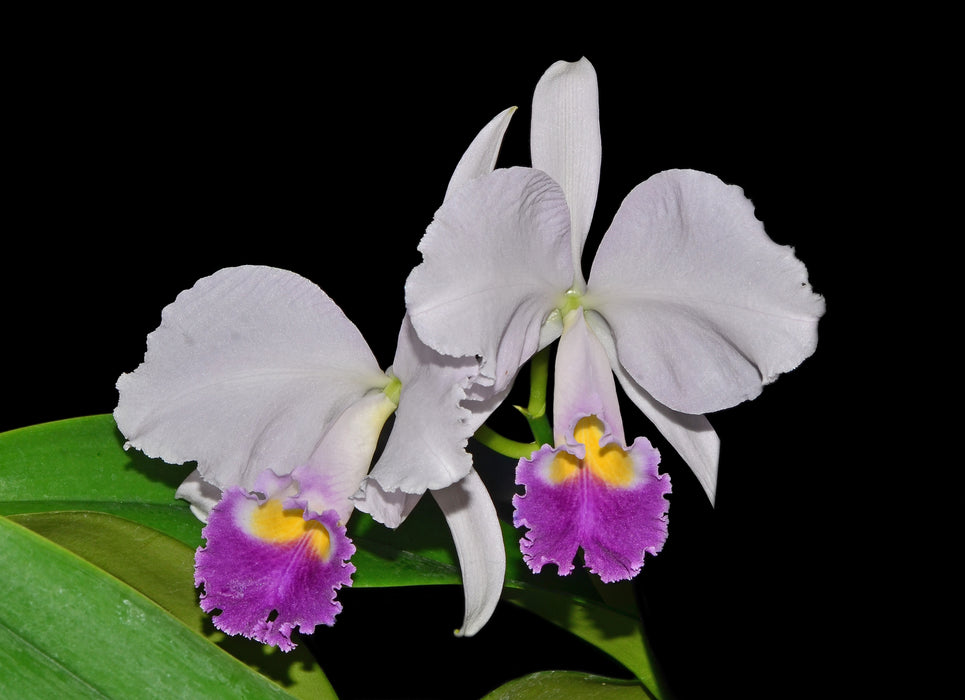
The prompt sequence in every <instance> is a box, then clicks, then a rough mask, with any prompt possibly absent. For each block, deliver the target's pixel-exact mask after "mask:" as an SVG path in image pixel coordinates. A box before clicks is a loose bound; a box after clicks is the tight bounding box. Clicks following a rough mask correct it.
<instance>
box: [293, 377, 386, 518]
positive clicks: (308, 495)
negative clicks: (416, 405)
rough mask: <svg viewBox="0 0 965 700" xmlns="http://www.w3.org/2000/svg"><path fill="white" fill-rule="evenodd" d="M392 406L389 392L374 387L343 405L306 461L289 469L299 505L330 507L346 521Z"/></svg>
mask: <svg viewBox="0 0 965 700" xmlns="http://www.w3.org/2000/svg"><path fill="white" fill-rule="evenodd" d="M395 408H396V406H395V403H394V402H393V401H392V400H390V399H389V397H388V396H386V395H385V394H384V393H383V392H381V391H375V392H373V393H371V394H368V395H366V396H364V397H362V398H361V399H360V400H359V401H357V402H356V403H354V404H352V405H351V406H349V407H348V408H347V409H345V411H344V412H343V413H342V415H340V416H339V417H338V418H337V419H336V420H335V421H334V422H333V423H332V425H331V427H330V428H329V429H328V431H327V432H326V433H325V436H324V437H323V438H322V441H321V443H319V446H318V448H317V449H316V450H315V453H314V454H313V455H312V456H311V457H310V458H309V460H308V462H307V464H305V465H303V466H299V467H298V468H297V469H295V470H294V471H293V472H292V476H293V477H294V478H295V479H296V480H298V482H299V498H300V499H301V500H300V501H299V503H298V507H299V508H301V509H302V510H312V511H315V512H321V510H323V509H326V508H331V509H333V510H335V511H336V512H337V513H338V516H339V519H340V520H341V521H342V522H347V521H348V519H349V516H350V515H351V514H352V510H353V509H354V508H355V505H354V502H353V501H352V500H350V498H351V497H352V496H354V495H355V493H356V491H358V488H359V484H361V483H362V480H363V479H364V478H365V475H366V473H368V471H369V467H370V466H371V465H372V457H373V456H374V455H375V450H376V447H377V446H378V441H379V435H380V434H381V432H382V427H383V426H384V425H385V422H386V420H387V419H388V418H389V416H391V415H392V413H393V412H394V411H395Z"/></svg>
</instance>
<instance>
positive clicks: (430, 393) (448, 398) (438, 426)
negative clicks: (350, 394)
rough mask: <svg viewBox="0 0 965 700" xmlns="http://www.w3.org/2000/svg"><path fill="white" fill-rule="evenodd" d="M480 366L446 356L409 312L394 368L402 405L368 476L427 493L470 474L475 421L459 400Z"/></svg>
mask: <svg viewBox="0 0 965 700" xmlns="http://www.w3.org/2000/svg"><path fill="white" fill-rule="evenodd" d="M478 367H479V363H478V362H477V361H476V359H475V358H474V357H466V358H454V357H447V356H445V355H440V354H439V353H437V352H436V351H434V350H433V349H432V348H430V347H428V346H426V345H425V344H424V343H422V341H421V340H419V338H418V336H417V335H416V334H415V331H414V330H413V329H412V325H411V323H410V322H409V318H408V316H406V318H405V319H404V320H403V322H402V330H401V332H400V333H399V343H398V345H397V347H396V354H395V360H394V362H393V364H392V369H391V371H392V373H393V374H395V376H397V377H398V378H399V380H400V381H401V382H402V389H401V393H400V395H399V407H398V410H397V411H396V414H395V422H394V424H393V426H392V432H391V433H390V434H389V439H388V441H387V442H386V445H385V449H384V450H383V451H382V454H381V455H380V456H379V459H378V461H377V462H376V464H375V466H373V467H372V471H371V472H370V473H369V477H368V479H367V481H369V482H371V481H373V480H374V481H377V482H378V483H379V485H380V486H381V487H382V489H383V490H384V491H386V492H389V491H397V490H400V491H403V492H406V493H423V492H425V491H426V489H441V488H445V487H446V486H449V485H450V484H453V483H454V482H456V481H458V480H459V479H462V478H463V477H464V476H466V474H468V473H469V470H470V469H471V468H472V457H470V455H469V453H468V452H466V445H467V444H468V441H469V437H470V436H471V435H472V433H473V430H474V426H473V425H471V424H470V423H468V422H467V420H468V418H469V417H470V412H469V410H468V409H466V408H462V407H461V406H460V405H459V404H460V402H461V401H462V400H463V399H464V398H465V397H466V389H467V388H468V387H469V386H470V384H471V382H472V380H473V379H474V378H475V377H476V375H477V374H478ZM360 509H361V510H365V507H364V506H360ZM374 515H375V514H373V516H374Z"/></svg>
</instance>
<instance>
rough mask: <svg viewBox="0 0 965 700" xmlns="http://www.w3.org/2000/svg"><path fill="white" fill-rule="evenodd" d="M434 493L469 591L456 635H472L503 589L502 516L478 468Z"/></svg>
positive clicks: (486, 617)
mask: <svg viewBox="0 0 965 700" xmlns="http://www.w3.org/2000/svg"><path fill="white" fill-rule="evenodd" d="M432 495H433V497H434V498H435V499H436V502H437V503H438V504H439V507H440V508H441V509H442V512H443V514H444V515H445V516H446V522H447V523H448V525H449V530H450V532H452V540H453V543H454V544H455V545H456V554H457V555H458V557H459V568H460V570H461V573H462V583H463V588H464V589H465V594H466V614H465V618H464V620H463V625H462V627H461V628H459V629H458V630H456V634H457V635H459V636H460V637H471V636H472V635H474V634H476V632H478V631H479V630H480V629H482V627H483V625H485V624H486V622H487V621H488V620H489V618H490V616H492V614H493V610H495V609H496V604H497V603H498V602H499V596H500V594H501V593H502V590H503V580H504V579H505V577H506V550H505V549H504V545H503V536H502V530H501V529H500V526H499V518H498V517H497V515H496V508H495V506H493V502H492V499H491V498H490V496H489V492H488V491H487V490H486V485H485V484H484V483H483V481H482V479H481V478H480V477H479V475H478V474H477V473H476V471H475V470H471V471H470V472H469V473H468V474H467V475H466V477H465V478H464V479H462V480H461V481H459V482H458V483H455V484H453V485H452V486H449V487H447V488H444V489H440V490H438V491H433V492H432Z"/></svg>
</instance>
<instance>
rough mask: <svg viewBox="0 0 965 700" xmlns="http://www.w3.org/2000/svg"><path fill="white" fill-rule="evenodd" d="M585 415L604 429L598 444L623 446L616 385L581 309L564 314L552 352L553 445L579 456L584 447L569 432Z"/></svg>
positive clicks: (606, 358)
mask: <svg viewBox="0 0 965 700" xmlns="http://www.w3.org/2000/svg"><path fill="white" fill-rule="evenodd" d="M587 416H596V417H597V418H599V419H600V420H602V421H603V423H604V424H605V425H606V426H607V429H608V434H607V435H606V436H605V439H603V440H601V441H600V444H607V443H609V442H614V441H615V442H617V443H618V444H620V445H621V446H624V447H625V446H626V438H625V436H624V432H623V418H622V417H621V415H620V402H619V399H618V398H617V386H616V382H615V381H614V380H613V371H612V370H611V369H610V359H609V358H608V357H607V354H606V350H605V348H604V346H603V344H602V343H601V342H600V341H599V339H598V338H597V337H596V334H595V333H594V332H593V331H591V330H590V328H589V326H588V325H587V323H586V318H585V317H584V314H583V309H582V308H579V309H575V310H573V311H571V312H570V313H569V314H567V316H566V319H565V320H564V323H563V337H562V338H560V344H559V347H558V348H557V351H556V368H555V371H554V373H553V431H554V439H555V440H556V446H557V447H560V446H562V445H564V444H565V445H567V446H568V447H569V448H570V450H571V451H572V452H573V453H574V454H577V455H578V456H582V454H583V449H584V446H583V444H582V443H580V442H578V441H577V440H576V439H575V437H574V435H573V431H574V430H575V428H576V424H577V423H578V422H579V421H580V420H581V419H583V418H586V417H587Z"/></svg>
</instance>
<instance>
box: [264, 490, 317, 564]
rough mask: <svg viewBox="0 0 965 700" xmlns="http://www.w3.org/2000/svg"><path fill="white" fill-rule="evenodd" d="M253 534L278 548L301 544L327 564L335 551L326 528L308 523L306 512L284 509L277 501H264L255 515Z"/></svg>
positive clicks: (273, 499) (311, 521) (310, 521)
mask: <svg viewBox="0 0 965 700" xmlns="http://www.w3.org/2000/svg"><path fill="white" fill-rule="evenodd" d="M251 534H253V535H254V536H255V537H257V538H259V539H261V540H264V541H266V542H273V543H275V544H288V543H292V542H300V543H301V544H302V546H308V547H311V548H312V549H313V550H314V552H315V553H316V554H317V555H318V557H319V558H321V559H323V560H328V556H329V553H330V551H331V547H332V538H331V535H329V533H328V529H327V528H326V527H325V526H324V525H322V524H321V523H320V522H318V521H316V520H305V511H303V510H300V509H298V508H285V507H284V506H283V505H282V502H281V501H280V500H278V499H277V498H272V499H270V500H268V501H265V502H264V503H263V504H261V505H260V506H258V507H257V508H256V509H255V511H254V513H252V516H251Z"/></svg>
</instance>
